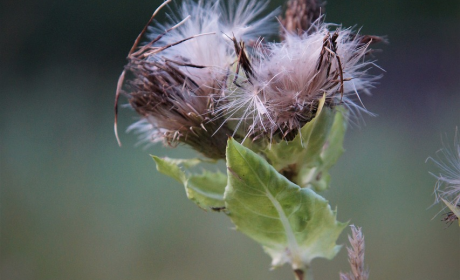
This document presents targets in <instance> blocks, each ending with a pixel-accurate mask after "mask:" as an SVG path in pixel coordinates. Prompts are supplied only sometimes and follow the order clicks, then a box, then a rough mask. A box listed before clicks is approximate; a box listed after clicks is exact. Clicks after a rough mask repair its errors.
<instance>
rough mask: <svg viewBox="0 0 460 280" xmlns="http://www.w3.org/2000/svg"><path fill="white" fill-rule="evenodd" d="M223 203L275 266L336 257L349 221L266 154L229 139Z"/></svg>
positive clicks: (294, 266)
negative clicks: (279, 169)
mask: <svg viewBox="0 0 460 280" xmlns="http://www.w3.org/2000/svg"><path fill="white" fill-rule="evenodd" d="M227 166H228V170H229V172H228V183H227V188H226V191H225V202H226V207H227V211H228V215H229V216H230V218H231V219H232V221H233V223H234V224H235V225H236V226H237V228H238V229H239V230H240V231H242V232H243V233H245V234H246V235H248V236H249V237H251V238H253V239H254V240H256V241H257V242H259V243H260V244H262V245H263V246H264V249H265V251H266V252H267V253H269V254H270V255H271V256H272V259H273V261H272V265H273V266H280V265H282V264H284V263H290V264H291V265H292V267H293V268H294V269H302V268H304V267H306V266H308V265H309V264H310V262H311V260H312V259H313V258H316V257H324V258H329V259H330V258H332V257H333V256H335V254H336V253H337V252H338V250H339V248H340V247H339V246H337V245H336V244H335V242H336V240H337V238H338V236H339V234H340V232H341V231H342V230H343V228H344V227H345V224H342V223H339V222H337V221H336V215H335V213H334V212H333V211H332V210H331V209H330V206H329V205H328V202H327V201H326V200H325V199H324V198H322V197H321V196H319V195H317V194H316V193H315V192H313V191H312V190H309V189H301V188H300V187H299V186H297V185H295V184H294V183H292V182H290V181H289V180H287V179H286V178H285V177H283V176H282V175H280V174H279V173H278V172H277V171H276V170H275V169H274V168H273V167H272V166H270V165H269V164H268V163H267V162H266V161H265V160H264V159H263V158H261V157H260V156H258V155H257V154H255V153H253V152H252V151H250V150H249V149H247V148H245V147H243V146H242V145H240V144H238V143H237V142H236V141H234V140H233V139H230V140H229V142H228V146H227Z"/></svg>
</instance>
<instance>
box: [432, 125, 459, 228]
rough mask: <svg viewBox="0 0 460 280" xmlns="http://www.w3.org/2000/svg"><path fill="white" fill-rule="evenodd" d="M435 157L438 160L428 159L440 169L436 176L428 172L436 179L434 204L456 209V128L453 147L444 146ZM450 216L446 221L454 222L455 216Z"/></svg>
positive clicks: (457, 177)
mask: <svg viewBox="0 0 460 280" xmlns="http://www.w3.org/2000/svg"><path fill="white" fill-rule="evenodd" d="M437 156H438V159H434V158H432V157H429V158H428V160H432V161H433V162H434V163H435V164H436V166H437V167H438V168H439V169H440V173H439V174H438V175H436V174H434V173H431V172H430V174H431V175H433V176H434V177H435V178H436V179H438V181H437V182H436V185H435V188H434V193H435V203H438V202H441V201H444V202H445V203H446V202H447V203H448V204H451V205H452V206H453V207H455V206H457V208H458V207H460V206H459V204H460V139H459V133H458V128H457V129H456V131H455V137H454V145H453V147H451V146H450V145H448V144H444V147H443V148H442V149H440V150H439V151H438V152H437ZM447 203H446V204H447ZM450 213H452V212H450ZM452 215H454V213H452ZM452 215H450V216H448V219H446V221H452V220H455V217H456V216H455V215H454V216H452ZM457 219H458V217H457Z"/></svg>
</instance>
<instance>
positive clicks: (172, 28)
mask: <svg viewBox="0 0 460 280" xmlns="http://www.w3.org/2000/svg"><path fill="white" fill-rule="evenodd" d="M168 2H170V0H168V1H166V2H164V3H163V5H162V6H160V8H161V7H163V6H164V5H165V4H167V3H168ZM294 2H296V1H294ZM294 2H292V3H291V5H294V4H295V3H294ZM310 2H312V1H310ZM313 2H314V1H313ZM313 2H312V3H313ZM261 3H262V2H257V1H256V0H242V1H239V2H238V4H236V5H235V6H225V5H223V4H221V3H220V2H219V1H209V2H207V3H204V2H203V1H199V2H198V3H195V2H192V1H184V2H183V4H182V6H181V8H180V9H179V12H178V14H177V15H173V16H171V17H170V19H171V20H170V23H168V24H165V25H163V24H159V23H155V24H154V27H150V34H149V35H148V38H149V41H148V43H146V44H145V45H143V46H140V47H139V41H140V39H141V37H142V36H143V35H144V33H145V32H146V30H147V29H148V28H149V25H150V23H151V21H152V19H153V17H154V16H155V15H156V14H157V12H158V11H159V9H160V8H159V9H157V11H155V13H154V14H153V16H152V18H151V20H150V21H149V22H148V24H147V25H146V27H145V28H144V30H143V31H142V32H141V34H140V35H139V37H138V39H136V42H135V43H134V46H133V48H132V49H131V51H130V53H129V55H128V64H127V65H126V67H125V71H124V72H123V73H122V75H121V77H120V80H119V84H118V89H117V100H118V95H119V94H120V93H123V94H124V95H126V96H127V98H128V100H129V103H130V105H131V107H132V108H134V110H135V111H136V112H137V113H138V114H139V115H140V116H141V120H140V121H139V122H137V123H135V124H133V125H132V126H131V127H130V129H131V130H135V131H138V132H140V133H141V135H143V136H142V137H143V139H144V140H150V141H152V142H158V141H163V142H164V143H167V144H169V145H176V144H177V143H185V144H188V145H190V146H192V147H193V148H194V149H196V150H198V151H199V152H201V153H202V154H204V155H205V156H207V157H209V158H214V159H218V158H223V157H224V156H225V144H226V141H227V138H228V137H229V136H233V137H235V138H236V139H238V140H243V139H245V138H248V137H249V138H250V139H251V140H252V141H256V140H257V139H260V138H265V139H269V140H270V141H278V140H280V139H285V140H289V139H291V138H292V137H293V136H294V135H296V134H297V133H298V131H299V130H300V128H301V127H302V126H303V125H304V124H305V123H307V122H309V121H310V120H311V119H312V118H314V117H315V114H316V110H317V107H318V102H319V99H320V98H321V97H322V96H323V95H326V99H327V102H326V106H328V107H334V106H336V105H340V104H344V105H345V106H346V107H348V108H349V109H351V111H352V112H355V113H358V114H359V112H361V111H363V110H364V111H365V109H364V108H363V107H362V106H361V105H360V103H355V101H354V100H360V99H359V94H358V92H364V93H367V92H368V91H369V89H370V88H371V87H372V86H373V81H374V80H375V77H374V76H372V75H369V74H368V73H367V70H368V68H370V67H371V66H372V64H373V62H369V61H365V59H364V58H365V56H366V54H368V53H369V51H370V49H369V45H370V44H371V42H374V41H378V40H380V38H378V37H372V36H361V35H358V34H356V33H354V32H352V31H351V30H350V29H343V28H341V27H339V26H336V25H331V24H326V23H324V22H323V21H322V20H321V19H318V18H319V15H317V11H319V9H318V8H315V11H316V12H312V10H309V9H304V10H303V13H307V14H308V15H307V14H305V16H306V17H304V16H302V15H301V14H296V17H299V18H301V20H300V21H299V22H300V23H299V24H300V25H299V26H300V27H299V28H302V29H307V28H308V29H307V30H306V31H305V32H303V31H302V32H301V31H300V29H299V28H297V27H289V26H291V25H290V24H288V23H287V22H288V21H289V20H291V21H292V20H293V19H292V16H290V15H289V11H290V10H292V7H291V8H288V12H287V16H286V18H285V20H284V21H283V24H284V26H285V27H284V28H283V30H284V31H283V34H282V36H283V37H284V41H282V42H280V43H275V42H267V41H266V39H265V38H268V37H270V36H271V35H274V34H273V32H274V31H276V30H278V28H277V27H276V24H277V23H276V21H275V15H276V14H277V11H276V10H275V11H274V12H272V13H270V14H269V15H267V16H265V17H262V18H260V19H256V18H257V17H260V14H261V12H262V11H263V9H264V8H265V6H266V2H263V3H264V4H261ZM293 3H294V4H293ZM318 5H319V4H318ZM318 7H319V6H318ZM291 12H292V11H291ZM310 14H311V15H310ZM313 14H314V16H313ZM304 22H308V25H306V24H304ZM293 28H294V29H296V30H295V31H294V30H293ZM126 72H129V73H131V74H132V76H133V78H131V79H128V82H127V88H128V90H127V91H122V86H123V82H124V79H125V73H126ZM116 106H117V105H116Z"/></svg>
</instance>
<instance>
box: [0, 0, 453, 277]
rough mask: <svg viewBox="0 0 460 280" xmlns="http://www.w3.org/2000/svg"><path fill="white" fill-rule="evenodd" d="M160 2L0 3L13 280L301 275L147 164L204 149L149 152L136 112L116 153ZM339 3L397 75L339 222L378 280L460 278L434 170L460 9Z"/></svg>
mask: <svg viewBox="0 0 460 280" xmlns="http://www.w3.org/2000/svg"><path fill="white" fill-rule="evenodd" d="M176 1H180V0H176ZM160 2H161V1H158V0H157V1H152V0H151V1H144V0H131V1H102V0H91V1H90V0H80V1H71V0H61V1H55V0H42V1H28V0H15V1H12V0H4V1H2V3H1V4H0V22H1V24H0V30H1V36H0V48H1V49H0V59H1V60H0V82H1V87H0V92H1V102H2V104H3V105H2V106H1V110H0V116H1V119H0V120H1V123H0V137H1V145H0V152H1V156H0V160H1V166H0V167H1V169H0V172H1V173H0V183H1V196H0V199H1V204H0V206H1V220H0V222H1V223H0V226H1V235H0V238H1V244H0V279H5V280H6V279H8V280H10V279H110V280H115V279H162V280H166V279H222V280H223V279H266V280H268V279H293V276H292V274H291V272H290V269H289V267H287V266H286V267H283V268H280V269H277V270H274V271H270V270H269V262H270V259H269V257H268V255H266V254H265V253H264V252H263V251H262V249H261V248H260V247H259V246H258V245H257V244H256V243H254V242H252V240H250V239H249V238H247V237H246V236H244V235H243V234H241V233H239V232H237V231H234V230H232V224H231V223H230V221H229V219H228V218H227V217H225V216H224V215H222V214H218V213H211V212H204V211H203V210H200V209H198V208H197V207H196V206H195V205H194V204H193V203H192V202H190V201H188V200H187V199H186V197H185V194H184V190H183V188H182V186H180V185H179V184H178V183H176V182H174V181H173V180H172V179H169V178H167V177H166V176H163V175H160V174H159V173H158V172H157V171H156V170H155V164H154V162H153V161H152V160H151V158H150V157H149V154H155V155H160V156H164V155H168V156H170V157H189V156H193V152H191V151H190V150H188V149H186V148H178V149H167V148H163V147H161V145H158V146H154V147H153V148H151V149H148V150H145V149H142V148H141V147H135V143H136V141H137V140H136V136H135V135H132V134H125V133H123V131H124V130H125V129H126V127H127V126H128V125H129V124H130V123H131V122H133V121H134V120H135V115H134V114H133V112H131V111H130V110H128V109H124V110H121V113H120V123H119V124H120V131H122V133H121V139H122V141H123V144H124V145H123V147H122V148H119V147H118V146H117V143H116V140H115V137H114V134H113V117H114V116H113V103H114V93H115V88H116V83H117V78H118V75H119V74H120V72H121V71H122V69H123V65H124V64H125V62H126V60H125V57H126V54H127V52H128V51H129V49H130V47H131V45H132V43H133V40H134V39H135V37H136V36H137V34H138V33H139V32H140V30H141V29H142V27H143V26H144V24H145V23H146V21H147V20H148V18H149V17H150V15H151V13H152V12H153V10H154V9H155V8H156V7H157V6H158V5H159V4H160ZM328 2H329V3H328V4H327V10H326V14H327V17H326V20H327V21H329V22H335V23H343V25H344V26H356V27H357V28H360V27H362V29H361V30H362V33H366V34H376V35H387V36H388V39H389V41H390V43H389V44H388V45H379V46H378V47H379V48H380V49H382V52H381V53H376V54H375V58H376V59H378V64H379V65H380V66H381V67H382V68H383V69H385V70H386V72H385V73H384V77H383V78H382V79H381V80H380V85H378V87H377V88H376V89H375V90H374V91H373V96H372V97H364V98H363V99H364V100H363V101H364V103H365V105H366V107H367V108H368V109H369V110H370V111H372V112H374V113H376V114H377V115H378V116H377V117H370V116H365V117H364V121H365V124H363V125H360V126H354V127H352V128H351V129H349V131H348V132H347V137H346V141H345V148H346V150H347V151H346V153H345V154H344V155H343V156H342V158H341V159H340V160H339V163H338V164H337V165H336V166H335V167H334V168H333V170H332V178H333V179H332V188H331V189H330V190H329V191H328V192H326V193H325V194H324V195H325V196H326V197H327V198H328V199H329V200H330V202H331V204H332V206H333V207H335V206H337V208H338V218H339V220H341V221H348V220H349V221H350V222H351V223H354V224H356V225H359V226H362V227H363V231H364V234H365V237H366V262H367V264H368V266H369V268H370V270H371V279H374V280H379V279H381V280H383V279H405V280H407V279H447V280H449V279H452V280H454V279H459V277H460V276H459V275H460V231H459V228H458V227H457V226H455V225H453V226H451V227H450V228H446V225H445V224H444V223H442V222H441V221H440V219H441V218H442V216H437V217H435V218H434V219H432V218H433V217H434V216H435V215H436V214H437V213H438V211H439V210H440V207H439V206H434V207H432V208H429V206H430V205H431V204H432V202H433V200H434V197H433V195H432V191H433V186H434V183H435V179H434V178H433V177H432V176H430V175H429V173H428V172H429V171H433V172H438V170H437V169H436V168H435V166H434V165H433V164H432V163H430V162H428V163H425V160H426V158H427V157H428V156H430V155H431V156H434V155H435V153H436V151H437V150H438V149H439V148H441V147H442V144H441V138H442V137H444V141H445V142H446V143H449V144H452V143H453V138H454V131H455V127H456V126H460V110H459V108H460V1H458V0H445V1H422V0H407V1H400V0H385V1H382V0H349V1H339V0H330V1H328ZM282 4H283V2H282V1H271V4H270V5H271V7H272V8H274V7H276V6H280V5H282ZM162 18H164V15H160V16H159V17H158V19H160V20H161V19H162ZM375 73H376V74H379V73H382V72H381V71H380V70H375ZM125 101H126V100H123V102H125ZM349 232H350V231H349V229H347V230H346V231H345V232H344V233H343V234H342V236H341V238H340V240H339V242H340V243H342V244H347V240H346V235H347V234H349ZM348 270H349V267H348V264H347V260H346V250H342V251H341V252H340V253H339V255H338V256H337V257H336V258H335V259H334V260H332V261H327V260H315V261H314V263H313V274H314V276H315V279H338V272H339V271H348Z"/></svg>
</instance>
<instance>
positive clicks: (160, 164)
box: [152, 156, 227, 209]
mask: <svg viewBox="0 0 460 280" xmlns="http://www.w3.org/2000/svg"><path fill="white" fill-rule="evenodd" d="M152 158H153V160H154V161H155V163H156V164H157V170H158V171H159V172H161V173H163V174H165V175H167V176H169V177H171V178H173V179H175V180H176V181H178V182H180V183H182V184H183V185H184V187H185V192H186V194H187V197H188V198H189V199H190V200H192V201H193V202H195V204H197V205H198V206H199V207H200V208H203V209H206V208H221V207H224V206H225V203H224V191H225V186H226V185H227V176H226V175H225V174H223V173H221V172H209V171H204V172H203V173H202V174H189V173H186V172H185V171H183V170H182V169H181V167H183V168H191V167H194V166H196V165H198V164H199V163H201V162H202V161H201V160H200V159H196V158H195V159H171V158H160V157H157V156H152Z"/></svg>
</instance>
